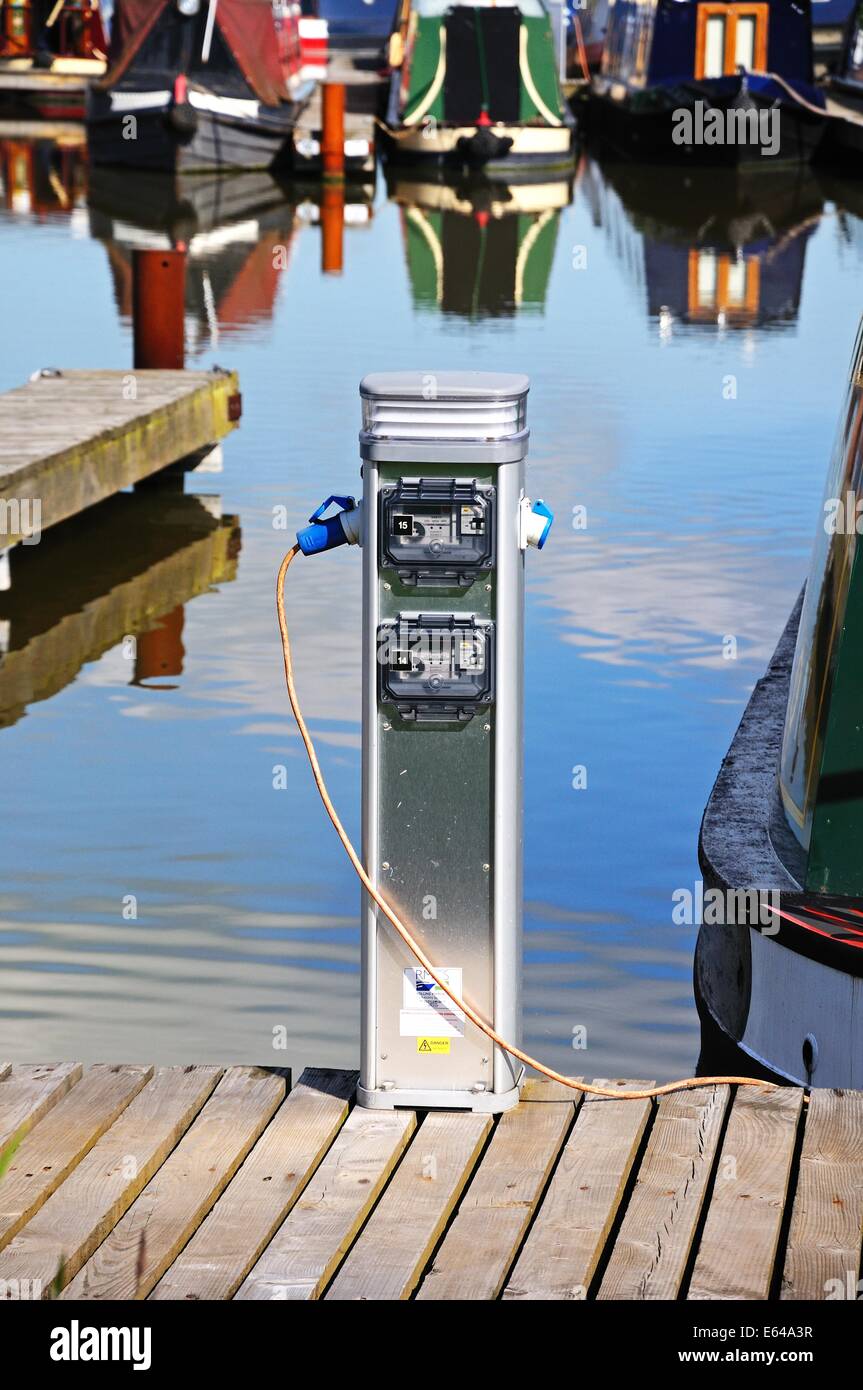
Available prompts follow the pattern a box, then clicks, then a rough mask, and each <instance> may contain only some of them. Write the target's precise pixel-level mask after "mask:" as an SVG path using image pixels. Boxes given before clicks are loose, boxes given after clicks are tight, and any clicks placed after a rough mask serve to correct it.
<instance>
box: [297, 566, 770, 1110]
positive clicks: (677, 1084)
mask: <svg viewBox="0 0 863 1390" xmlns="http://www.w3.org/2000/svg"><path fill="white" fill-rule="evenodd" d="M299 553H300V547H299V546H298V545H295V546H292V547H291V549H290V550H289V551H288V553H287V555H286V556H285V558H284V559H283V560H282V563H281V565H280V566H279V575H278V579H277V580H276V611H277V613H278V616H279V632H280V633H281V637H282V656H283V657H284V662H285V683H286V685H287V688H288V699H289V700H290V702H291V709H292V711H293V715H294V718H295V720H296V721H297V728H298V729H299V731H300V737H301V739H302V740H303V744H304V745H305V749H306V753H307V754H308V758H309V763H310V765H311V769H312V776H313V777H314V779H315V785H316V787H317V789H318V791H319V793H320V796H321V800H322V801H323V803H324V809H325V811H326V813H327V815H328V816H329V818H330V820H331V821H332V823H333V826H334V828H335V832H336V834H337V835H338V837H339V839H340V840H341V842H342V845H343V846H344V848H345V852H346V854H347V856H348V858H349V859H350V861H351V863H352V865H353V867H354V869H355V871H356V874H357V877H358V878H359V880H360V882H361V883H362V885H363V887H364V888H365V890H366V892H367V893H368V895H369V897H370V898H371V899H372V900H373V902H375V903H376V904H377V906H378V908H379V909H380V911H381V912H382V913H383V915H384V917H386V919H387V921H388V922H389V923H390V924H391V925H392V926H393V927H394V928H395V930H396V931H397V932H398V934H399V936H400V937H401V939H402V941H403V942H404V944H405V945H406V946H407V948H408V950H409V951H410V952H411V953H412V955H414V956H415V957H416V959H417V960H418V961H419V963H420V965H421V966H422V967H423V969H424V970H426V971H427V972H428V974H429V975H430V976H431V978H432V979H433V980H434V982H435V984H436V985H437V986H438V988H439V989H441V990H443V992H444V994H445V995H446V996H447V998H448V999H449V1000H450V1002H451V1003H452V1004H454V1005H455V1007H456V1008H457V1009H460V1010H461V1012H462V1013H463V1014H464V1015H465V1017H466V1018H469V1019H470V1021H471V1023H473V1024H474V1026H475V1027H477V1028H479V1030H480V1032H481V1033H484V1034H485V1035H486V1037H487V1038H489V1039H490V1040H491V1042H493V1043H494V1044H495V1045H496V1046H497V1047H500V1048H502V1049H503V1051H504V1052H508V1053H509V1055H510V1056H511V1057H515V1059H516V1061H519V1062H521V1063H522V1064H523V1065H524V1066H526V1067H532V1068H533V1069H534V1071H538V1072H540V1073H541V1075H542V1076H545V1077H547V1078H548V1080H549V1081H557V1082H559V1083H560V1085H562V1086H568V1087H569V1088H570V1089H571V1090H573V1091H581V1092H582V1093H583V1094H584V1095H588V1096H607V1097H610V1098H613V1099H615V1100H651V1099H652V1098H653V1097H654V1096H667V1095H671V1094H672V1093H673V1092H675V1091H692V1090H696V1089H700V1088H701V1087H702V1086H760V1087H762V1088H765V1089H768V1090H772V1089H773V1086H772V1084H771V1083H770V1082H768V1081H759V1080H756V1079H755V1078H754V1077H751V1076H688V1077H686V1078H684V1079H683V1080H682V1081H669V1082H667V1084H666V1085H664V1086H651V1087H649V1088H648V1089H645V1090H642V1091H616V1090H614V1089H613V1088H612V1087H609V1086H592V1085H590V1083H589V1082H587V1081H578V1080H576V1079H575V1078H574V1077H572V1076H563V1075H562V1073H561V1072H559V1071H555V1070H554V1068H553V1067H547V1066H546V1065H545V1064H544V1063H543V1062H539V1061H537V1059H536V1058H535V1057H531V1056H530V1054H529V1053H527V1052H523V1051H522V1049H521V1048H520V1047H516V1045H515V1044H514V1043H511V1042H507V1040H506V1038H502V1037H501V1035H500V1034H499V1033H497V1032H495V1030H494V1028H493V1027H492V1025H491V1024H490V1023H488V1022H487V1021H486V1019H484V1018H483V1017H482V1014H480V1013H478V1012H477V1010H476V1009H475V1008H474V1007H473V1006H472V1005H471V1004H469V1003H468V1002H467V1000H466V999H461V998H460V997H459V995H458V994H456V992H455V990H453V989H452V987H451V986H450V985H449V984H447V982H446V980H445V979H444V978H443V976H442V975H441V973H440V971H439V970H438V969H437V968H436V967H435V966H434V965H433V964H432V962H431V961H430V960H429V958H428V956H427V955H426V953H425V951H424V950H423V948H422V946H420V944H419V942H417V941H416V940H415V939H414V937H413V936H412V935H411V933H410V931H409V930H408V928H407V927H406V926H405V924H404V922H402V920H401V918H400V917H399V916H398V914H397V913H396V911H395V909H394V908H392V907H390V905H389V903H388V902H387V901H386V899H385V898H383V897H382V896H381V894H380V893H379V892H378V890H377V888H376V887H375V885H374V884H373V883H372V881H371V879H370V878H369V876H368V874H367V873H366V870H365V868H364V866H363V863H362V860H361V859H360V857H359V855H358V854H357V852H356V850H355V849H354V847H353V845H352V843H351V841H350V838H349V836H348V833H347V831H346V830H345V828H344V826H343V825H342V822H341V820H340V819H339V814H338V812H337V811H336V808H335V806H334V805H333V803H332V801H331V800H330V794H329V792H328V791H327V785H326V782H325V781H324V774H323V773H322V771H321V766H320V763H319V762H318V755H317V753H316V752H315V745H314V743H313V742H312V736H311V734H310V733H309V731H308V728H307V727H306V721H305V719H304V718H303V712H302V710H301V709H300V702H299V698H298V696H297V691H296V687H295V685H294V666H293V658H292V655H291V642H290V637H289V636H288V620H287V617H286V614H285V579H286V577H287V573H288V569H289V568H290V566H291V564H292V563H293V561H294V558H295V556H297V555H298V554H299Z"/></svg>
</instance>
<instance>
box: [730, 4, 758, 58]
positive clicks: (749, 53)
mask: <svg viewBox="0 0 863 1390" xmlns="http://www.w3.org/2000/svg"><path fill="white" fill-rule="evenodd" d="M735 30H736V33H735V36H734V65H735V67H738V68H746V70H747V72H751V71H752V69H753V67H754V66H755V16H754V15H752V14H742V15H740V16H739V17H738V20H737V24H736V25H735Z"/></svg>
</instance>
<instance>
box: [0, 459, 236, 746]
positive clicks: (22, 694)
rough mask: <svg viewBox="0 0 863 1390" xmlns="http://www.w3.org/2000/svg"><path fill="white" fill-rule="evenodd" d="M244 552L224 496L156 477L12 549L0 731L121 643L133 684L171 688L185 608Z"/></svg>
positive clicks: (0, 623)
mask: <svg viewBox="0 0 863 1390" xmlns="http://www.w3.org/2000/svg"><path fill="white" fill-rule="evenodd" d="M178 481H179V482H182V475H180V477H179V478H178ZM239 553H240V526H239V518H238V517H236V516H223V515H222V508H221V499H220V498H219V497H216V496H198V495H195V494H192V493H189V494H183V493H181V492H172V491H166V490H162V489H161V488H160V487H159V486H157V485H156V484H155V483H152V484H151V485H150V486H148V487H145V488H142V489H141V490H140V491H136V492H128V493H118V494H117V496H115V497H112V498H109V499H108V500H107V501H106V502H103V503H101V505H99V506H97V507H92V508H90V510H89V511H86V512H82V513H81V514H80V515H79V516H77V517H74V518H73V519H72V520H70V521H68V522H64V523H63V524H61V525H60V526H55V527H53V528H52V529H51V530H50V531H46V532H45V534H44V536H43V537H42V539H41V541H40V543H39V545H38V546H33V547H28V546H26V545H22V546H18V547H16V549H15V550H13V551H12V554H11V556H10V587H9V588H8V590H5V591H3V592H0V728H6V727H8V726H9V725H11V724H15V723H17V721H18V720H19V719H21V718H22V716H23V715H24V714H25V712H26V709H27V706H28V705H32V704H35V703H36V702H37V701H39V700H47V699H50V698H51V697H52V696H53V695H56V694H57V693H58V692H59V691H60V690H62V689H64V687H65V686H67V685H69V684H70V683H71V682H72V681H74V680H75V678H76V676H77V675H78V672H79V671H80V670H81V668H82V667H83V666H85V665H86V664H87V663H88V662H91V661H96V660H98V659H99V657H101V656H102V655H103V654H104V653H105V652H108V651H110V650H111V649H112V648H114V647H117V646H119V645H120V644H121V643H122V644H124V655H126V656H127V657H128V659H129V683H130V684H131V685H148V686H149V688H150V689H165V688H173V681H172V683H171V684H170V685H166V683H165V682H166V681H167V680H169V679H170V678H176V677H177V676H179V675H181V674H182V670H183V660H184V651H183V645H182V632H183V622H184V616H185V610H184V606H185V604H187V603H189V602H190V600H192V599H194V598H196V597H197V596H198V595H199V594H205V593H209V592H212V590H213V587H214V586H216V585H219V584H226V583H229V582H230V581H231V580H233V579H235V578H236V574H237V564H238V557H239ZM130 639H134V641H130Z"/></svg>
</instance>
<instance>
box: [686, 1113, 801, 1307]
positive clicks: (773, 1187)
mask: <svg viewBox="0 0 863 1390" xmlns="http://www.w3.org/2000/svg"><path fill="white" fill-rule="evenodd" d="M802 1107H803V1091H802V1090H800V1089H797V1088H791V1087H778V1086H777V1087H776V1089H775V1090H772V1091H760V1090H758V1091H756V1090H754V1089H753V1088H751V1087H749V1086H741V1087H740V1089H739V1090H738V1092H737V1095H736V1096H735V1097H734V1103H733V1105H732V1107H731V1115H730V1118H729V1121H728V1128H727V1130H726V1132H725V1140H724V1142H723V1145H722V1153H721V1154H720V1158H719V1164H718V1167H717V1170H716V1181H715V1182H714V1185H713V1192H712V1194H711V1197H710V1206H709V1209H708V1212H707V1220H706V1222H705V1225H704V1231H703V1233H702V1236H701V1241H700V1243H699V1246H698V1255H697V1258H696V1261H695V1268H694V1269H693V1271H692V1280H691V1283H690V1286H689V1292H688V1295H687V1297H688V1298H691V1299H766V1298H767V1297H768V1296H769V1294H770V1285H771V1281H772V1277H773V1267H774V1264H775V1261H776V1250H777V1247H778V1244H779V1233H780V1230H781V1227H782V1214H783V1210H784V1207H785V1200H786V1197H787V1194H788V1179H789V1176H790V1174H791V1163H792V1159H793V1157H794V1145H795V1142H796V1138H797V1125H798V1122H799V1119H800V1112H801V1110H802Z"/></svg>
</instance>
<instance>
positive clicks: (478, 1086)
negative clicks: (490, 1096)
mask: <svg viewBox="0 0 863 1390" xmlns="http://www.w3.org/2000/svg"><path fill="white" fill-rule="evenodd" d="M470 1089H471V1091H472V1092H473V1094H474V1095H477V1094H478V1093H479V1092H480V1091H485V1090H487V1089H488V1088H487V1086H486V1084H485V1082H484V1081H475V1082H474V1083H473V1085H472V1086H471V1088H470Z"/></svg>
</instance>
